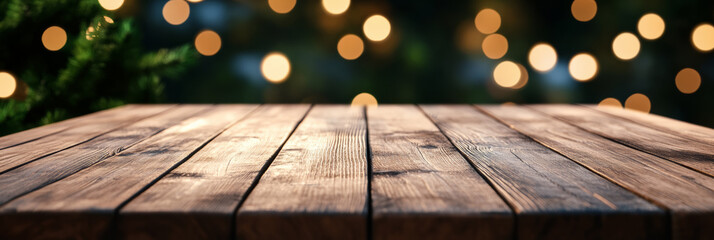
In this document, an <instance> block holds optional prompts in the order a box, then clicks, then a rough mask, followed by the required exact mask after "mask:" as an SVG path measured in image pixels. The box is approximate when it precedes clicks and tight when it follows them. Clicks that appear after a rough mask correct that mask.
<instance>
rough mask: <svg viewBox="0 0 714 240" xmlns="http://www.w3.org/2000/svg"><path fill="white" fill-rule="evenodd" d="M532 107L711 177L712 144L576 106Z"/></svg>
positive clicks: (713, 163)
mask: <svg viewBox="0 0 714 240" xmlns="http://www.w3.org/2000/svg"><path fill="white" fill-rule="evenodd" d="M532 107H533V109H535V110H536V111H540V112H543V113H545V114H548V115H550V116H553V117H555V118H557V119H560V120H562V121H564V122H567V123H570V124H572V125H575V126H578V127H580V128H582V129H584V130H585V131H588V132H591V133H595V134H597V135H600V136H603V137H606V138H609V139H612V140H614V141H617V142H619V143H622V144H624V145H627V146H630V147H632V148H636V149H639V150H641V151H644V152H647V153H650V154H653V155H656V156H659V157H661V158H664V159H669V160H671V161H673V162H676V163H679V164H682V165H684V166H687V167H690V168H692V169H695V170H697V171H699V172H702V173H705V174H707V175H709V176H714V144H707V143H703V142H700V141H694V140H691V139H688V138H684V137H680V136H678V135H674V134H670V133H666V132H662V131H659V130H656V129H652V128H649V127H645V126H642V125H640V124H637V123H634V122H631V121H627V120H624V119H620V118H614V117H612V116H610V115H608V114H605V113H602V112H598V111H596V110H593V109H589V108H585V107H582V106H576V105H533V106H532Z"/></svg>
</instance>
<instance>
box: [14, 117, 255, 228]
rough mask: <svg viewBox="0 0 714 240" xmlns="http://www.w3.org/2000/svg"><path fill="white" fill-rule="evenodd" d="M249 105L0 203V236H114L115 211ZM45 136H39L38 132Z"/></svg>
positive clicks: (190, 122) (194, 121)
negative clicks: (3, 203)
mask: <svg viewBox="0 0 714 240" xmlns="http://www.w3.org/2000/svg"><path fill="white" fill-rule="evenodd" d="M255 107H256V106H253V105H239V106H235V105H222V106H218V107H216V108H214V109H211V110H210V111H208V112H205V113H203V114H201V115H198V116H195V117H192V118H190V119H187V120H185V121H183V122H181V124H179V125H176V126H173V127H171V128H169V129H166V130H164V131H162V132H161V133H159V134H156V135H154V136H153V137H151V138H149V139H147V140H145V141H143V142H141V143H139V144H136V145H135V146H133V147H131V148H129V149H127V150H125V151H123V152H121V153H120V154H118V155H116V156H114V157H111V158H108V159H105V160H104V161H101V162H99V163H97V164H94V165H92V166H91V167H88V168H85V169H84V170H82V171H79V172H77V173H75V174H73V175H71V176H68V177H66V178H64V179H62V180H60V181H57V182H54V183H52V184H50V185H47V186H45V187H43V188H40V189H38V190H36V191H34V192H31V193H28V194H26V195H24V196H22V197H20V198H17V199H15V200H13V201H10V202H9V203H7V204H5V205H3V206H2V207H1V208H0V239H35V238H47V237H50V238H58V239H98V238H102V237H109V236H114V235H115V234H114V233H113V232H111V231H110V230H112V229H111V228H110V227H111V226H112V220H113V217H114V213H115V212H116V211H117V210H118V209H119V208H120V207H121V206H122V205H123V204H124V203H126V202H127V201H128V200H130V199H131V198H133V197H134V196H135V195H137V194H139V193H140V192H142V191H143V190H144V189H146V188H147V187H149V186H150V185H151V184H152V183H154V182H155V181H156V180H158V179H159V178H161V177H162V176H164V175H165V174H166V173H167V172H169V171H170V170H171V169H172V168H174V167H176V166H177V165H179V164H180V163H182V162H183V161H184V160H185V159H186V158H188V157H189V156H190V155H191V154H193V153H194V152H195V151H197V150H198V149H200V147H201V146H203V145H205V144H206V143H207V142H209V141H210V140H211V139H212V138H213V137H215V136H216V135H218V134H219V133H220V132H222V131H223V130H224V129H225V128H226V127H228V126H230V125H231V124H232V123H235V122H236V121H238V120H240V119H241V118H242V117H243V116H245V115H246V114H248V113H249V112H250V111H251V110H253V109H255ZM43 139H44V138H43Z"/></svg>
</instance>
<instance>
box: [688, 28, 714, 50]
mask: <svg viewBox="0 0 714 240" xmlns="http://www.w3.org/2000/svg"><path fill="white" fill-rule="evenodd" d="M692 44H694V47H695V48H697V50H699V51H702V52H708V51H711V50H712V49H714V26H712V25H711V24H708V23H702V24H699V25H698V26H697V27H695V28H694V31H692Z"/></svg>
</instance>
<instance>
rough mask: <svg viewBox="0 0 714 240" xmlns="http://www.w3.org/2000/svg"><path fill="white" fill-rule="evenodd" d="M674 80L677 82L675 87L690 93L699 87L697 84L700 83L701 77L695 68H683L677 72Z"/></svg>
mask: <svg viewBox="0 0 714 240" xmlns="http://www.w3.org/2000/svg"><path fill="white" fill-rule="evenodd" d="M674 82H675V83H676V84H677V89H679V91H680V92H682V93H686V94H690V93H693V92H696V91H697V89H699V85H701V84H702V77H701V76H699V72H697V70H694V69H691V68H685V69H682V70H680V71H679V73H677V76H676V77H675V78H674Z"/></svg>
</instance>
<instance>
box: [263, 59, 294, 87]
mask: <svg viewBox="0 0 714 240" xmlns="http://www.w3.org/2000/svg"><path fill="white" fill-rule="evenodd" d="M260 72H261V73H263V77H265V79H266V80H268V82H271V83H281V82H283V81H285V79H286V78H288V75H290V61H289V60H288V57H286V56H285V55H283V54H282V53H279V52H272V53H269V54H268V55H265V57H264V58H263V61H262V62H261V63H260Z"/></svg>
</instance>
